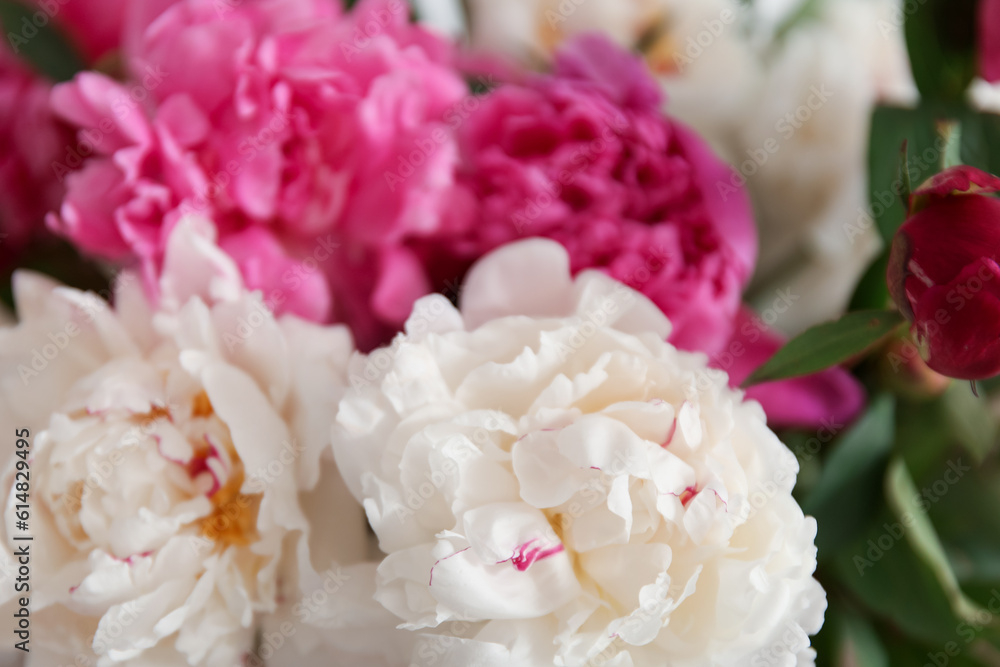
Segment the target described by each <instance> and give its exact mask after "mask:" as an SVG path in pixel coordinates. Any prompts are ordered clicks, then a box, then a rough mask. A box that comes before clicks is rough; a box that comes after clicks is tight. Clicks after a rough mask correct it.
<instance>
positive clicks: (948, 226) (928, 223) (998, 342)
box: [886, 166, 1000, 380]
mask: <svg viewBox="0 0 1000 667" xmlns="http://www.w3.org/2000/svg"><path fill="white" fill-rule="evenodd" d="M998 191H1000V178H997V177H996V176H992V175H990V174H987V173H984V172H982V171H979V170H978V169H974V168H972V167H966V166H959V167H953V168H951V169H947V170H945V171H943V172H941V173H940V174H938V175H937V176H934V177H933V178H931V179H930V180H929V181H927V182H926V183H925V184H924V185H922V186H921V187H920V188H919V189H917V190H916V191H914V192H913V195H912V196H911V198H910V217H909V219H907V221H906V222H905V223H904V224H903V225H902V227H900V228H899V231H898V232H897V234H896V238H895V239H894V240H893V242H892V251H891V254H890V259H889V270H888V273H887V276H886V277H887V279H888V282H889V291H890V293H891V294H892V297H893V299H894V300H895V301H896V305H897V306H899V308H900V310H901V311H902V312H903V313H904V314H905V315H906V317H907V318H908V319H909V320H910V322H911V323H912V324H913V332H914V333H915V334H916V336H917V338H918V340H919V341H920V343H921V346H922V348H923V350H924V354H925V356H926V361H927V365H928V366H929V367H930V368H931V369H932V370H935V371H937V372H938V373H941V374H942V375H947V376H949V377H953V378H961V379H966V380H978V379H982V378H988V377H992V376H994V375H997V374H1000V266H998V264H997V255H998V254H1000V200H998V199H996V198H994V197H991V196H989V193H993V192H998Z"/></svg>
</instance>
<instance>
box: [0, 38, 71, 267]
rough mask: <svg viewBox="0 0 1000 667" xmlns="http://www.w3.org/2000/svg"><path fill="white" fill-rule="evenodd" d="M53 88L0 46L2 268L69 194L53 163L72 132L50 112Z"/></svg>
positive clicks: (0, 240)
mask: <svg viewBox="0 0 1000 667" xmlns="http://www.w3.org/2000/svg"><path fill="white" fill-rule="evenodd" d="M50 90H51V84H49V83H48V82H47V81H46V80H44V79H42V78H40V77H39V76H38V75H36V74H35V73H34V72H32V71H31V70H30V69H29V68H28V67H27V66H26V65H24V64H23V63H22V62H21V61H20V60H19V59H18V58H17V57H16V56H14V54H13V53H11V52H10V51H9V50H8V49H7V47H6V45H0V264H7V263H9V262H10V261H11V260H12V258H13V257H14V256H15V254H16V252H17V251H18V250H19V249H20V248H21V247H23V246H24V244H25V243H26V242H27V241H28V239H29V238H30V237H31V236H32V235H33V234H34V233H35V232H36V231H37V230H38V229H40V228H43V227H42V220H43V219H44V217H45V213H46V211H49V210H51V209H52V208H53V207H54V206H57V205H58V203H59V200H60V198H61V197H62V194H63V187H62V184H61V183H60V182H59V180H58V179H57V178H56V176H55V174H54V173H53V169H52V164H53V162H55V161H56V160H58V159H59V157H60V151H62V150H63V147H64V145H65V144H66V143H68V142H69V140H70V138H71V134H70V132H69V130H68V129H67V128H66V127H64V126H62V125H61V124H60V123H58V122H57V121H56V119H55V117H54V116H53V115H52V113H51V112H50V111H49V108H48V97H49V92H50Z"/></svg>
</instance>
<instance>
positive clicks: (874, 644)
mask: <svg viewBox="0 0 1000 667" xmlns="http://www.w3.org/2000/svg"><path fill="white" fill-rule="evenodd" d="M842 624H843V625H842V627H843V634H844V643H843V653H841V664H850V665H857V667H889V654H888V653H886V650H885V647H884V646H882V642H881V641H880V640H879V638H878V634H876V632H875V628H873V627H872V624H871V623H869V622H868V621H867V620H866V619H865V618H863V617H861V616H858V615H845V616H843V619H842Z"/></svg>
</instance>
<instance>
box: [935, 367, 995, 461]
mask: <svg viewBox="0 0 1000 667" xmlns="http://www.w3.org/2000/svg"><path fill="white" fill-rule="evenodd" d="M943 400H944V405H945V409H946V413H947V415H948V423H949V424H950V426H951V428H952V430H953V432H954V434H955V436H956V437H957V438H958V441H959V443H961V445H962V446H963V447H965V449H966V450H968V452H969V453H970V454H972V456H973V458H975V459H976V462H977V463H981V462H982V460H983V459H985V458H986V455H987V454H989V453H990V452H991V451H993V447H994V446H995V445H996V436H997V425H996V423H995V422H994V421H993V416H992V415H991V414H990V409H989V404H988V403H987V401H986V399H985V398H977V397H976V396H975V395H974V394H973V393H972V388H971V387H970V386H969V385H968V383H966V382H953V383H952V384H951V386H950V387H948V389H947V391H945V393H944V397H943Z"/></svg>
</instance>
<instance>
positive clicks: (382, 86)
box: [50, 0, 467, 347]
mask: <svg viewBox="0 0 1000 667" xmlns="http://www.w3.org/2000/svg"><path fill="white" fill-rule="evenodd" d="M338 8H339V4H338V3H334V2H329V1H327V0H309V1H306V2H300V1H298V0H256V1H249V0H248V1H246V2H242V3H238V2H233V3H229V2H224V3H220V2H216V1H214V0H184V1H182V2H178V3H175V4H173V5H171V6H170V7H169V8H167V9H166V10H165V11H163V13H162V14H160V15H159V16H156V17H155V18H151V17H150V16H146V17H144V18H142V19H141V20H140V19H136V20H135V21H134V22H132V23H130V32H129V34H127V35H126V36H125V43H126V45H127V46H126V62H125V66H126V70H127V71H128V72H129V74H130V79H129V81H128V82H127V83H125V84H120V83H117V82H115V81H112V80H110V79H108V78H106V77H104V76H102V75H100V74H95V73H84V74H81V75H79V76H77V77H76V79H75V80H74V81H73V82H71V83H69V84H65V85H63V86H59V87H58V88H57V89H56V91H55V93H54V95H53V105H54V107H55V109H56V110H57V112H58V113H59V114H60V115H61V116H62V117H64V118H66V119H67V120H68V121H70V122H71V123H73V124H74V125H76V126H77V127H78V128H80V132H79V139H80V143H79V145H80V147H81V148H83V147H84V142H89V144H88V145H89V146H92V147H93V148H92V150H93V155H92V156H91V157H89V158H87V159H86V160H85V162H84V165H83V167H82V169H80V170H79V171H77V172H75V173H73V174H71V175H70V176H69V177H68V178H67V183H68V187H69V192H68V195H67V197H66V199H65V201H64V202H63V205H62V207H61V209H60V211H59V213H58V215H53V216H52V217H51V218H50V224H52V225H53V226H55V227H56V228H57V229H59V230H61V231H62V232H63V233H65V234H66V235H67V236H69V237H70V238H71V239H73V240H74V241H75V242H76V243H77V244H79V245H80V246H81V247H83V248H85V249H87V250H88V251H90V252H92V253H94V254H97V255H100V256H104V257H108V258H112V259H117V260H121V261H127V260H129V259H131V258H137V259H138V260H139V261H140V262H141V263H142V265H143V268H144V271H145V275H146V278H147V284H148V286H149V287H150V289H155V284H156V282H155V278H156V276H157V275H158V273H159V271H160V264H161V262H162V254H163V247H164V243H165V239H166V238H167V236H168V234H169V232H170V229H171V228H172V227H173V226H174V225H175V224H176V221H177V220H178V219H179V218H180V216H181V215H182V214H183V213H185V212H196V213H201V214H203V215H206V216H207V217H209V218H211V219H212V220H214V222H215V223H216V225H217V227H218V230H219V237H220V245H221V246H222V247H223V248H225V249H226V250H227V251H228V252H230V253H231V254H232V255H233V256H234V258H235V259H236V260H237V263H238V264H239V266H240V269H241V271H242V272H243V275H244V278H245V280H246V281H247V284H248V286H249V287H251V288H252V289H260V290H263V292H264V295H265V298H266V299H267V300H268V303H269V304H270V305H271V306H272V307H274V308H275V309H276V310H277V311H279V312H292V313H295V314H298V315H300V316H303V317H306V318H309V319H312V320H317V321H325V320H328V319H331V317H333V318H335V319H337V320H339V321H346V322H347V323H348V324H350V325H351V327H352V329H353V330H354V332H355V334H356V336H357V338H358V340H359V345H360V346H362V347H371V346H373V345H374V344H376V343H378V342H380V341H381V340H383V339H384V338H385V337H386V336H387V335H389V334H391V333H392V332H394V331H395V330H396V329H397V328H398V325H399V324H400V323H401V322H402V321H403V320H404V319H405V317H406V315H408V313H409V305H410V304H411V303H412V301H413V299H415V298H416V297H417V296H420V295H421V294H423V293H426V291H428V290H429V289H430V283H429V281H428V279H427V277H426V276H425V275H424V269H423V263H422V262H420V261H418V260H417V258H416V257H415V256H413V255H412V251H410V250H408V249H407V248H406V247H405V246H406V242H407V241H408V239H411V238H419V237H421V236H424V235H427V234H430V233H434V232H436V231H437V229H438V227H439V226H440V219H441V211H442V210H443V209H444V208H445V207H446V206H447V205H448V202H449V201H450V199H449V193H450V190H451V188H452V174H453V172H454V165H455V162H456V159H457V151H456V149H455V148H454V147H453V142H452V140H451V137H450V135H449V134H448V133H447V132H446V131H445V130H446V127H447V125H446V123H445V115H446V113H447V112H448V110H449V109H450V108H451V107H453V106H454V105H455V104H456V103H458V102H460V101H461V100H462V99H463V98H464V97H465V96H466V95H467V88H466V86H465V84H464V82H463V81H462V79H461V78H460V77H459V76H458V75H457V73H456V72H455V71H454V70H453V69H452V68H451V67H450V66H449V61H450V57H451V54H450V49H449V46H448V45H447V44H446V43H444V42H443V41H441V40H440V39H438V38H436V37H434V36H432V35H431V34H429V33H427V32H424V31H423V30H422V29H420V28H417V27H415V26H412V25H411V24H410V23H409V21H408V6H407V4H406V3H405V2H403V1H402V0H365V1H364V2H362V3H360V5H359V6H358V7H356V8H355V9H354V10H353V11H352V12H351V13H350V14H349V15H345V16H341V15H340V12H339V9H338ZM400 304H403V305H400ZM404 310H405V312H403V311H404Z"/></svg>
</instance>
